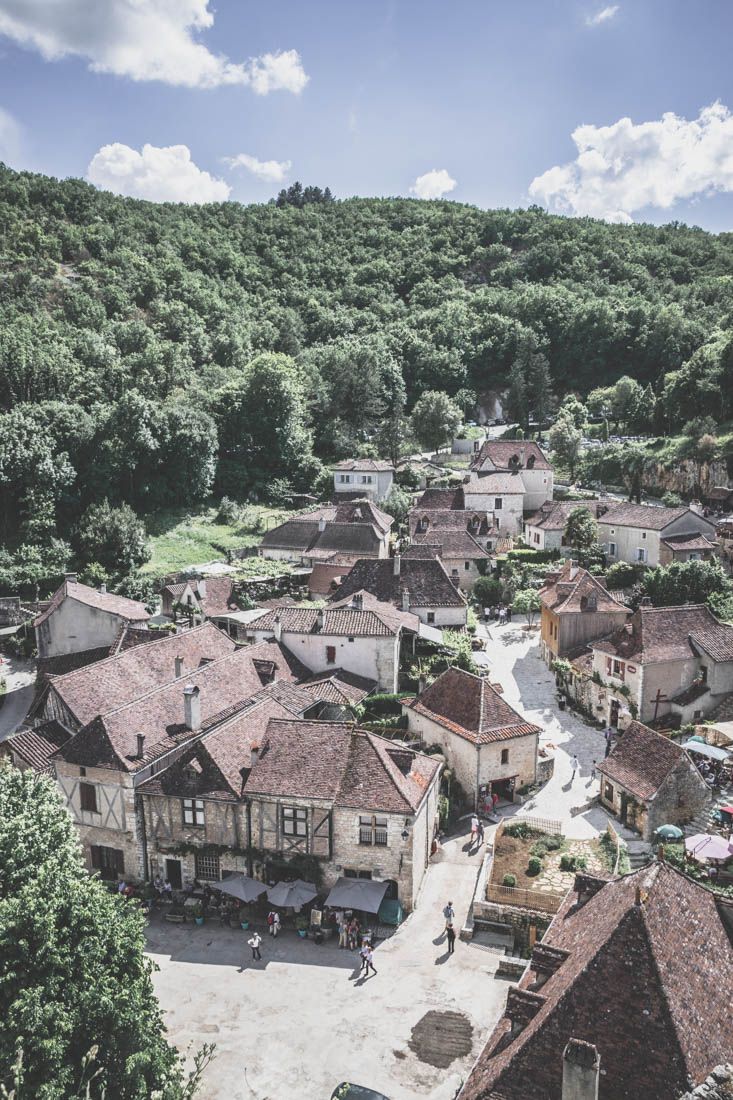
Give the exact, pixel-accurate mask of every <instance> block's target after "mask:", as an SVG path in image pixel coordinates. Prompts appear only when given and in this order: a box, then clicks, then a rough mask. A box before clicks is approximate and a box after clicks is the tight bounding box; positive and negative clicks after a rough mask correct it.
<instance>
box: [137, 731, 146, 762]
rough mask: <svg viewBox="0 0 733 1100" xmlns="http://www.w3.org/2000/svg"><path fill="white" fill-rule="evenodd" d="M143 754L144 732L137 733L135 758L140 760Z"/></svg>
mask: <svg viewBox="0 0 733 1100" xmlns="http://www.w3.org/2000/svg"><path fill="white" fill-rule="evenodd" d="M144 756H145V734H144V733H138V735H137V758H138V760H142V758H143V757H144Z"/></svg>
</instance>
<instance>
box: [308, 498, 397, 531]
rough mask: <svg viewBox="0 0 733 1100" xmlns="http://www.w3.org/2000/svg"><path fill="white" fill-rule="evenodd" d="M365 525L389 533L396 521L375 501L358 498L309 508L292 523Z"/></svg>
mask: <svg viewBox="0 0 733 1100" xmlns="http://www.w3.org/2000/svg"><path fill="white" fill-rule="evenodd" d="M320 520H324V521H325V522H326V523H356V524H360V523H364V524H367V525H370V524H373V525H374V526H375V527H378V528H379V529H380V530H381V531H383V532H387V531H389V529H390V527H391V526H392V524H393V522H394V520H393V518H392V516H390V515H388V514H387V513H386V512H384V511H382V509H381V508H378V507H377V505H376V504H374V502H373V501H371V500H367V499H366V497H356V498H355V499H353V500H337V501H335V502H334V503H332V504H319V505H318V506H317V507H316V508H309V509H308V511H307V512H302V513H301V514H300V515H298V516H292V517H291V519H290V522H292V523H319V522H320Z"/></svg>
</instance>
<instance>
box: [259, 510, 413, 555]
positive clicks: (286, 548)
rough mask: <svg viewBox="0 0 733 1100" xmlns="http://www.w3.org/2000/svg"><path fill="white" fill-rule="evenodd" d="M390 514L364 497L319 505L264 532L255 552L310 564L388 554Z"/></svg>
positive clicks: (390, 525)
mask: <svg viewBox="0 0 733 1100" xmlns="http://www.w3.org/2000/svg"><path fill="white" fill-rule="evenodd" d="M392 522H393V521H392V517H391V516H388V515H387V513H386V512H383V511H382V509H381V508H378V507H377V506H376V504H374V502H373V501H372V500H367V499H366V498H365V497H362V498H361V499H356V500H341V501H337V503H335V504H326V505H319V507H317V508H311V509H309V511H307V512H303V513H302V514H301V515H297V516H291V517H289V518H288V519H287V520H286V521H285V522H284V523H280V524H278V525H277V527H273V528H272V529H271V530H269V531H267V532H266V533H265V534H264V536H263V538H262V542H261V543H260V546H259V551H258V553H259V555H260V557H263V558H268V559H270V560H274V561H290V562H298V563H300V564H303V565H314V564H316V563H319V562H329V561H333V560H335V559H338V561H339V562H343V561H348V562H349V563H350V564H352V565H353V563H354V562H355V561H356V560H357V559H358V558H386V557H388V556H389V534H390V529H391V527H392Z"/></svg>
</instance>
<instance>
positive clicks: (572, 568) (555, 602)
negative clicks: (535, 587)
mask: <svg viewBox="0 0 733 1100" xmlns="http://www.w3.org/2000/svg"><path fill="white" fill-rule="evenodd" d="M540 600H541V602H542V605H543V607H547V608H549V609H550V610H552V611H554V612H555V613H556V614H558V615H562V614H567V613H583V612H589V611H599V612H606V613H609V612H619V613H621V612H623V613H626V612H627V611H629V608H627V607H626V606H625V605H624V604H623V603H621V601H620V600H617V599H616V597H615V596H614V595H613V594H612V593H611V592H609V591H608V589H607V588H606V587H605V585H603V584H601V582H600V581H599V580H598V578H597V577H594V576H593V574H592V573H589V572H588V570H587V569H581V568H579V566H578V565H577V564H576V563H575V562H573V561H566V562H565V564H564V565H563V567H562V569H561V570H560V573H559V574H558V575H557V578H556V579H554V578H553V580H552V581H551V582H549V583H547V584H545V587H544V588H542V589H540Z"/></svg>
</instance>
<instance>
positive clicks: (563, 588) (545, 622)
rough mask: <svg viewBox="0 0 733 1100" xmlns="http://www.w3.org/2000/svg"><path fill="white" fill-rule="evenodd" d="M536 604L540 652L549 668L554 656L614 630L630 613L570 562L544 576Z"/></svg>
mask: <svg viewBox="0 0 733 1100" xmlns="http://www.w3.org/2000/svg"><path fill="white" fill-rule="evenodd" d="M540 602H541V605H542V608H541V615H540V653H541V655H542V658H543V660H544V661H545V662H546V663H547V664H548V665H550V666H551V665H552V663H553V661H555V660H556V659H557V658H558V657H567V655H568V654H569V653H571V652H573V651H575V650H577V649H578V648H579V647H580V646H585V645H587V644H588V642H591V641H595V640H596V639H598V638H603V637H605V636H606V635H607V634H610V633H611V632H613V631H614V630H618V629H619V628H620V627H622V626H623V625H624V623H625V622H626V618H627V616H628V615H629V614H630V611H629V608H628V607H626V606H625V605H624V604H623V603H621V601H620V600H617V599H616V597H615V596H614V595H613V594H612V593H611V592H609V591H608V589H607V588H606V587H605V584H604V583H603V581H602V580H600V579H599V578H598V577H594V576H593V575H592V574H591V573H589V572H588V571H587V569H580V568H579V567H578V565H577V563H576V562H574V561H566V562H565V564H564V565H563V566H562V568H561V569H559V570H556V571H554V572H551V573H548V574H547V578H546V580H545V586H544V588H542V589H541V590H540Z"/></svg>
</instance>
